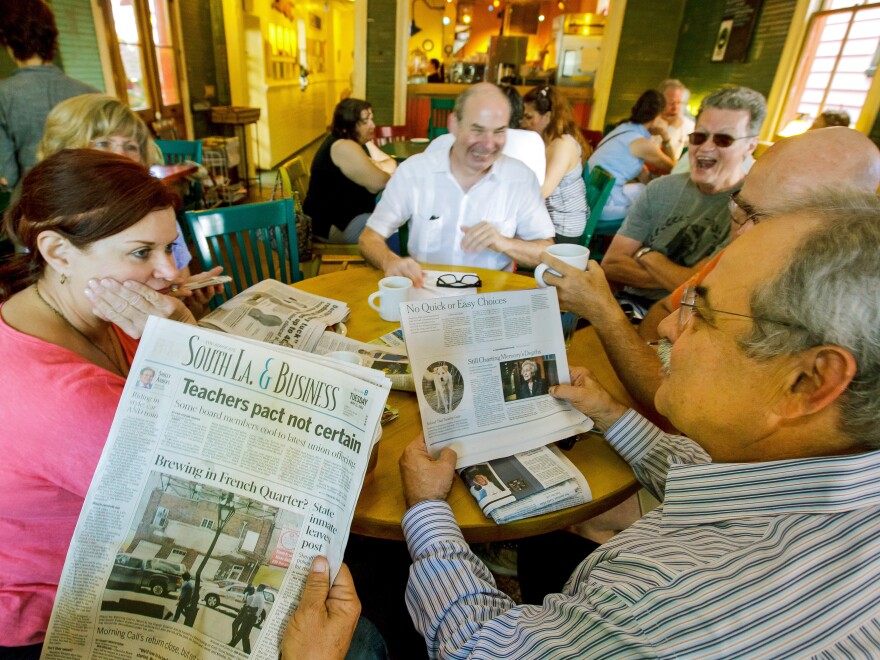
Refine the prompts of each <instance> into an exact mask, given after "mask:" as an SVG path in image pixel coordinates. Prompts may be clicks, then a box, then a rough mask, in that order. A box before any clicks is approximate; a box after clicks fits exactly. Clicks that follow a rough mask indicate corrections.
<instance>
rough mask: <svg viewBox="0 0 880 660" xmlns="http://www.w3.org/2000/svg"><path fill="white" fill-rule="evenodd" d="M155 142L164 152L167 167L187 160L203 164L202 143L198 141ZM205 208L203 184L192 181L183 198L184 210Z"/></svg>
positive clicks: (163, 156)
mask: <svg viewBox="0 0 880 660" xmlns="http://www.w3.org/2000/svg"><path fill="white" fill-rule="evenodd" d="M155 142H156V146H157V147H159V150H160V151H161V152H162V158H164V159H165V164H166V165H177V164H178V163H182V162H183V161H185V160H189V161H192V162H194V163H198V164H199V165H201V164H202V143H201V142H199V141H198V140H155ZM204 206H205V205H204V203H203V201H202V184H201V182H199V181H191V182H190V185H189V191H188V192H187V193H186V194H185V195H184V198H183V208H184V209H185V210H188V211H191V210H194V209H200V208H204Z"/></svg>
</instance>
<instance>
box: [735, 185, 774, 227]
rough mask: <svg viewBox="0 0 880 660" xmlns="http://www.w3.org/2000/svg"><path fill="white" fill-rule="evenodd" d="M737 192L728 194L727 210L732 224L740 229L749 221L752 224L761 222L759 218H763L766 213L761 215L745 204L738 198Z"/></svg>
mask: <svg viewBox="0 0 880 660" xmlns="http://www.w3.org/2000/svg"><path fill="white" fill-rule="evenodd" d="M740 192H741V191H739V190H737V191H736V192H735V193H731V194H730V200H729V201H728V202H727V210H728V212H729V213H730V219H731V220H733V222H734V224H736V225H738V226H740V227H742V226H743V225H744V224H746V223H747V222H749V221H751V222H752V224H758V223H759V222H760V221H761V218H763V217H765V216H766V215H767V214H766V213H761V211H758V210H757V209H756V208H755V207H754V206H752V205H751V204H749V203H748V202H746V201H745V200H744V199H743V198H742V197H741V196H740Z"/></svg>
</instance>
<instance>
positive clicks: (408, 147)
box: [379, 140, 429, 161]
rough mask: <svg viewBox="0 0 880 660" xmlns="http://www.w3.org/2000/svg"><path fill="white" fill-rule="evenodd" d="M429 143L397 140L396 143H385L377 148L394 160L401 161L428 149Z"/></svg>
mask: <svg viewBox="0 0 880 660" xmlns="http://www.w3.org/2000/svg"><path fill="white" fill-rule="evenodd" d="M428 144H429V142H421V141H419V142H413V141H412V140H406V141H403V140H399V141H397V142H386V143H385V144H383V145H382V146H381V147H379V148H380V149H381V150H382V151H384V152H385V153H386V154H388V155H389V156H391V157H392V158H393V159H394V160H397V161H403V160H406V159H407V158H409V157H410V156H415V155H416V154H420V153H422V152H423V151H424V150H425V149H427V148H428Z"/></svg>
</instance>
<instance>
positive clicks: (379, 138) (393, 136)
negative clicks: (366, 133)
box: [373, 126, 409, 147]
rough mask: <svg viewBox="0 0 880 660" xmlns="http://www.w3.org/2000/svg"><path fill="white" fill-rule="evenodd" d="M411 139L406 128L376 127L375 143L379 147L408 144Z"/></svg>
mask: <svg viewBox="0 0 880 660" xmlns="http://www.w3.org/2000/svg"><path fill="white" fill-rule="evenodd" d="M408 139H409V133H408V132H407V130H406V126H376V132H375V133H374V137H373V141H374V142H375V143H376V146H377V147H381V146H382V145H385V144H388V143H389V142H406V141H407V140H408Z"/></svg>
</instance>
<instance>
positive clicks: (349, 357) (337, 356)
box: [327, 351, 363, 365]
mask: <svg viewBox="0 0 880 660" xmlns="http://www.w3.org/2000/svg"><path fill="white" fill-rule="evenodd" d="M327 357H328V358H330V359H331V360H336V361H337V362H347V363H349V364H357V365H363V362H361V357H360V356H359V355H358V354H357V353H352V352H351V351H331V352H330V353H327Z"/></svg>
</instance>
